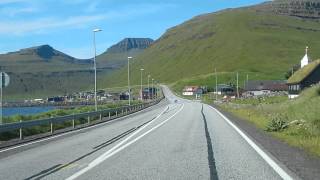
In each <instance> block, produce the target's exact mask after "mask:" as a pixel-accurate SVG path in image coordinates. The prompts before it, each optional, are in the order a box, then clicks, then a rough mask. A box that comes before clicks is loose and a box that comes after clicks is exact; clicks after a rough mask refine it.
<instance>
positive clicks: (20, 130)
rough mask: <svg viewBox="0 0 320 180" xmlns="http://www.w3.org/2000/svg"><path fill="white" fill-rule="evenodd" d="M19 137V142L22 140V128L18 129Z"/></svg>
mask: <svg viewBox="0 0 320 180" xmlns="http://www.w3.org/2000/svg"><path fill="white" fill-rule="evenodd" d="M20 123H22V120H20ZM19 135H20V140H22V139H23V136H22V128H21V127H20V129H19Z"/></svg>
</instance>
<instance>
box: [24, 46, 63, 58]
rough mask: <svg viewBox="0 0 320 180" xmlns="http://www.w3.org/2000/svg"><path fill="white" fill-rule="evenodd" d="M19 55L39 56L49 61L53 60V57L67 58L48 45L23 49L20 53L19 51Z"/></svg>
mask: <svg viewBox="0 0 320 180" xmlns="http://www.w3.org/2000/svg"><path fill="white" fill-rule="evenodd" d="M18 53H19V54H20V55H37V56H39V57H41V58H43V59H47V60H49V59H51V58H52V57H53V56H59V55H64V56H66V55H65V54H64V53H62V52H59V51H57V50H55V49H54V48H53V47H51V46H50V45H48V44H45V45H40V46H34V47H30V48H25V49H21V50H20V51H18Z"/></svg>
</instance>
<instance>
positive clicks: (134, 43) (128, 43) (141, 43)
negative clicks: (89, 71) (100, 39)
mask: <svg viewBox="0 0 320 180" xmlns="http://www.w3.org/2000/svg"><path fill="white" fill-rule="evenodd" d="M152 43H153V40H152V39H150V38H125V39H123V40H122V41H120V42H119V43H117V44H115V45H113V46H111V47H110V48H109V49H108V50H107V52H108V53H123V52H128V51H130V50H132V49H146V48H148V47H149V46H150V45H151V44H152Z"/></svg>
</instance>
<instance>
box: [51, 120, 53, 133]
mask: <svg viewBox="0 0 320 180" xmlns="http://www.w3.org/2000/svg"><path fill="white" fill-rule="evenodd" d="M50 133H51V134H53V123H52V121H50Z"/></svg>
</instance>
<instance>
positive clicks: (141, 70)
mask: <svg viewBox="0 0 320 180" xmlns="http://www.w3.org/2000/svg"><path fill="white" fill-rule="evenodd" d="M143 71H144V69H143V68H141V69H140V72H141V73H140V85H141V100H143V93H142V73H143Z"/></svg>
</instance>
